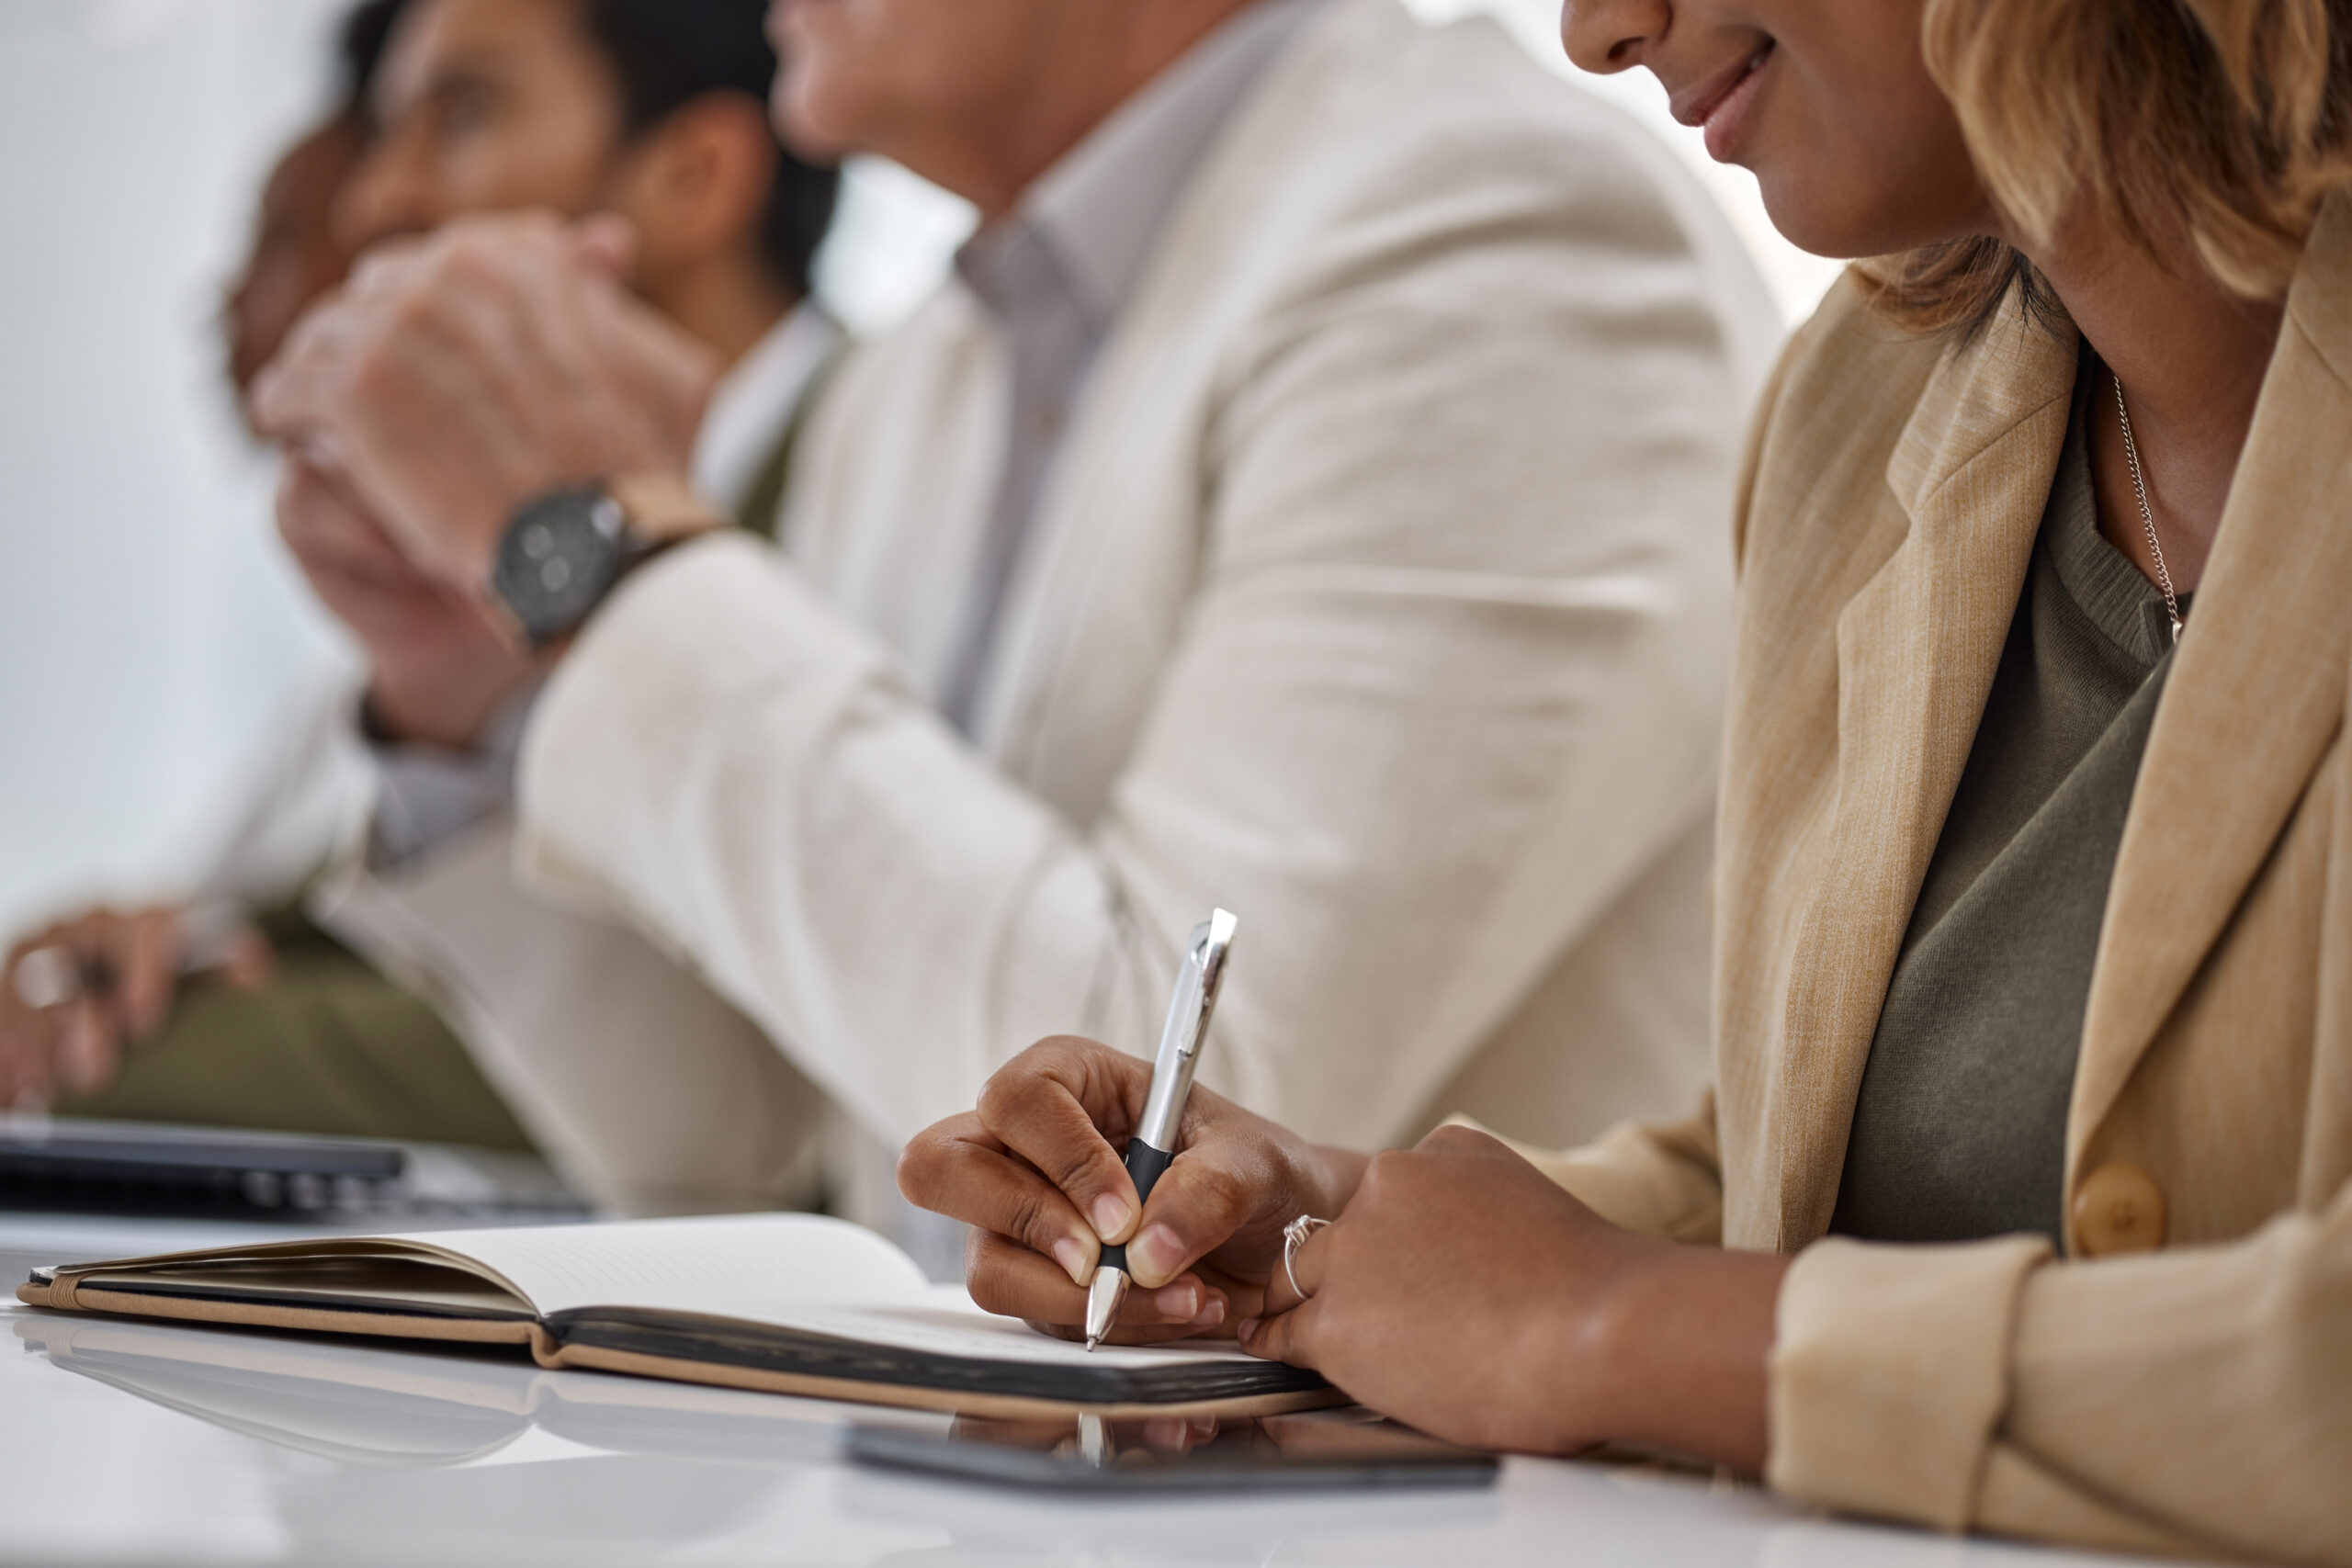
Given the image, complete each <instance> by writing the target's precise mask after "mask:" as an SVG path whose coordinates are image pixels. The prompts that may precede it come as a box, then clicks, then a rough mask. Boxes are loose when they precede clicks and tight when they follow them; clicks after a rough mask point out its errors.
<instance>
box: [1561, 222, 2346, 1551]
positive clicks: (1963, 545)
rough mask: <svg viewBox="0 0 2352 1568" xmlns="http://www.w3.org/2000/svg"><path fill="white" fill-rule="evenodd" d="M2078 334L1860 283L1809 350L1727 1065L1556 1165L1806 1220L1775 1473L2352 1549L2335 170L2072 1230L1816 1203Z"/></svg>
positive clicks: (1727, 936)
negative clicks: (1903, 306) (2041, 1235)
mask: <svg viewBox="0 0 2352 1568" xmlns="http://www.w3.org/2000/svg"><path fill="white" fill-rule="evenodd" d="M2074 375H2075V342H2074V340H2073V337H2072V334H2071V332H2067V331H2062V332H2060V333H2050V332H2047V331H2044V330H2040V329H2037V328H2034V327H2032V326H2030V325H2028V324H2027V323H2026V321H2024V320H2023V318H2022V316H2021V314H2020V313H2019V312H2018V310H2015V309H2014V308H2012V309H2011V310H2009V311H2008V312H2007V314H2005V315H2004V316H2003V317H2002V318H2001V319H2000V321H1998V322H1997V323H1996V325H1995V326H1994V327H1993V328H1992V329H1991V330H1989V331H1988V332H1986V333H1984V334H1983V335H1982V336H1980V337H1978V338H1977V339H1975V340H1974V341H1973V342H1971V343H1968V344H1965V345H1962V346H1960V347H1958V348H1947V347H1946V346H1945V345H1944V344H1941V343H1939V342H1936V341H1927V340H1921V339H1917V338H1910V337H1906V336H1905V335H1903V334H1901V333H1896V332H1895V331H1894V330H1893V329H1892V328H1890V327H1888V326H1886V325H1884V324H1883V323H1882V322H1879V321H1875V320H1874V319H1873V318H1872V317H1871V315H1870V314H1869V313H1868V312H1867V311H1866V310H1865V309H1864V308H1863V306H1862V304H1861V301H1860V291H1859V289H1858V288H1855V287H1854V286H1853V285H1852V284H1851V283H1850V282H1849V284H1847V285H1844V286H1841V288H1840V290H1839V291H1838V293H1837V294H1835V295H1833V296H1832V298H1831V299H1830V300H1829V302H1828V303H1827V304H1826V306H1825V307H1824V308H1823V310H1822V311H1821V313H1820V315H1819V316H1818V317H1817V318H1816V319H1815V321H1814V322H1813V323H1812V324H1811V325H1810V326H1808V327H1807V328H1805V329H1804V331H1803V333H1801V334H1800V336H1799V338H1798V339H1797V341H1796V342H1795V343H1794V344H1792V347H1791V348H1790V350H1789V352H1788V355H1786V357H1785V359H1784V361H1783V364H1782V367H1781V372H1780V376H1779V380H1778V383H1777V387H1776V389H1775V390H1774V392H1773V393H1772V394H1771V395H1770V397H1769V398H1768V400H1767V402H1766V405H1765V407H1764V409H1763V411H1762V413H1761V416H1760V419H1759V422H1758V428H1757V435H1756V447H1755V452H1754V457H1753V460H1752V468H1751V477H1750V479H1749V481H1748V483H1747V487H1746V492H1745V496H1744V505H1743V508H1742V513H1741V529H1742V535H1743V538H1742V551H1741V554H1742V576H1741V587H1740V601H1741V606H1740V611H1739V624H1738V630H1737V644H1736V655H1735V664H1734V671H1733V677H1732V692H1731V705H1730V721H1729V739H1728V752H1727V757H1726V761H1725V779H1726V784H1725V787H1724V799H1723V805H1722V811H1721V816H1720V818H1719V835H1720V840H1719V841H1720V850H1721V860H1720V867H1719V871H1718V874H1717V880H1716V897H1717V899H1718V901H1719V908H1720V910H1721V911H1722V919H1721V936H1720V940H1719V943H1718V950H1717V951H1718V956H1717V960H1716V987H1717V998H1716V1006H1717V1040H1716V1068H1715V1070H1716V1080H1717V1088H1716V1090H1715V1095H1714V1098H1713V1101H1712V1104H1711V1108H1710V1110H1709V1111H1708V1113H1706V1114H1704V1115H1702V1117H1700V1118H1699V1119H1698V1120H1696V1121H1694V1122H1689V1123H1685V1124H1682V1125H1679V1126H1672V1127H1655V1128H1648V1129H1642V1128H1627V1129H1623V1130H1622V1131H1620V1132H1618V1133H1615V1134H1611V1136H1610V1137H1609V1138H1608V1139H1605V1140H1604V1141H1603V1142H1602V1143H1601V1144H1600V1145H1596V1146H1594V1147H1592V1148H1589V1149H1586V1150H1583V1151H1580V1152H1578V1153H1577V1154H1574V1155H1570V1156H1565V1157H1562V1158H1555V1159H1554V1160H1552V1161H1550V1162H1548V1163H1549V1164H1550V1165H1551V1168H1553V1170H1554V1171H1555V1174H1556V1175H1557V1176H1558V1177H1559V1179H1562V1180H1563V1181H1564V1182H1565V1183H1566V1185H1568V1186H1569V1187H1571V1188H1572V1189H1574V1190H1577V1191H1578V1192H1579V1193H1582V1194H1584V1195H1586V1196H1587V1197H1588V1198H1589V1200H1590V1201H1593V1202H1594V1203H1595V1204H1596V1206H1598V1207H1600V1209H1601V1210H1602V1211H1603V1212H1604V1213H1609V1214H1611V1216H1612V1217H1615V1218H1617V1219H1619V1220H1620V1221H1622V1222H1623V1223H1627V1224H1634V1225H1637V1226H1639V1227H1642V1228H1645V1229H1648V1230H1651V1231H1654V1232H1657V1233H1660V1234H1666V1235H1679V1236H1683V1237H1687V1238H1690V1239H1697V1240H1705V1239H1713V1238H1714V1237H1716V1236H1718V1235H1719V1236H1720V1237H1721V1239H1722V1240H1723V1241H1724V1243H1725V1244H1727V1245H1730V1246H1733V1247H1758V1248H1778V1249H1782V1250H1796V1249H1799V1248H1803V1249H1804V1251H1803V1252H1802V1254H1801V1256H1800V1257H1799V1258H1798V1260H1797V1262H1796V1265H1795V1267H1794V1269H1792V1272H1791V1274H1790V1276H1789V1279H1788V1281H1787V1284H1786V1287H1785V1289H1784V1290H1783V1292H1782V1294H1781V1303H1780V1312H1779V1342H1778V1347H1777V1348H1776V1350H1775V1351H1774V1356H1773V1366H1772V1384H1771V1400H1772V1404H1771V1420H1772V1446H1771V1461H1770V1480H1771V1481H1772V1483H1773V1484H1775V1485H1776V1486H1778V1487H1780V1488H1781V1489H1782V1490H1784V1491H1786V1492H1788V1493H1790V1494H1791V1495H1794V1496H1797V1497H1800V1498H1803V1499H1806V1500H1808V1501H1814V1502H1819V1503H1823V1504H1827V1505H1830V1506H1838V1507H1842V1508H1852V1509H1857V1510H1860V1511H1864V1512H1869V1513H1876V1514H1883V1515H1888V1516H1892V1517H1898V1518H1905V1519H1914V1520H1917V1521H1920V1522H1923V1523H1928V1524H1933V1525H1937V1526H1940V1527H1944V1528H1947V1529H1961V1528H1970V1527H1973V1528H1982V1529H1991V1530H1999V1531H2007V1532H2015V1533H2019V1534H2026V1535H2038V1536H2050V1537H2055V1538H2058V1539H2062V1540H2075V1541H2084V1542H2092V1543H2098V1544H2105V1545H2113V1546H2125V1547H2150V1548H2171V1549H2176V1550H2180V1551H2220V1552H2230V1553H2252V1554H2257V1555H2262V1556H2270V1557H2278V1558H2284V1559H2293V1560H2301V1561H2312V1562H2352V1185H2347V1178H2352V798H2347V795H2346V790H2347V785H2348V783H2352V781H2347V766H2346V748H2345V742H2344V739H2343V728H2344V722H2345V711H2346V690H2347V686H2346V673H2347V662H2352V510H2347V509H2352V499H2347V498H2352V201H2347V200H2346V198H2345V197H2341V196H2339V197H2337V198H2336V199H2335V201H2334V202H2333V203H2332V204H2331V205H2330V206H2329V207H2328V208H2327V209H2326V210H2325V211H2324V215H2323V217H2322V220H2321V221H2320V224H2319V226H2318V229H2317V231H2315V233H2314V234H2313V236H2312V242H2311V244H2310V247H2309V250H2308V252H2307V254H2306V255H2305V258H2304V262H2303V265H2302V270H2301V274H2300V276H2298V277H2297V279H2296V281H2295V284H2294V287H2293V291H2292V293H2291V294H2290V297H2289V301H2288V310H2287V320H2286V326H2285V330H2284V332H2283V333H2282V335H2281V337H2280V339H2279V343H2278V349H2277V352H2276V355H2275V356H2274V358H2273V359H2272V362H2271V365H2270V368H2269V372H2268V377H2267V380H2266V381H2265V383H2264V385H2263V389H2262V394H2261V400H2260V403H2259V406H2258V407H2257V409H2256V415H2255V421H2254V426H2253V430H2252V433H2251V434H2250V436H2249V437H2248V440H2247V444H2246V447H2245V456H2244V457H2243V459H2242V460H2241V463H2240V467H2239V470H2238V474H2237V479H2236V482H2235V484H2234V486H2233V490H2232V491H2231V495H2230V500H2229V505H2228V510H2227V512H2226V513H2225V514H2224V517H2223V521H2222V530H2221V534H2220V536H2219V538H2218V541H2217V543H2216V546H2215V549H2214V553H2213V556H2212V558H2211V564H2210V566H2209V567H2208V570H2207V572H2206V575H2205V579H2204V581H2203V584H2202V586H2201V587H2200V588H2199V592H2198V594H2197V599H2196V605H2195V611H2194V614H2193V615H2192V617H2191V619H2190V621H2189V623H2188V631H2187V633H2186V635H2185V636H2184V637H2183V638H2182V641H2181V644H2180V649H2179V651H2178V654H2177V664H2176V666H2175V668H2174V670H2173V672H2172V675H2171V677H2170V680H2169V682H2167V684H2166V686H2165V693H2164V696H2163V701H2162V705H2161V706H2160V707H2159V708H2158V710H2157V715H2156V719H2155V728H2154V733H2153V734H2152V736H2151V737H2150V739H2149V742H2148V749H2147V752H2146V756H2145V760H2144V761H2143V763H2142V765H2141V772H2140V777H2139V783H2138V786H2137V788H2136V790H2135V792H2134V795H2133V798H2132V801H2131V814H2130V818H2129V820H2128V822H2127V824H2126V826H2125V829H2124V834H2123V840H2122V845H2121V850H2120V858H2119V860H2118V863H2117V865H2116V870H2115V879H2114V883H2113V886H2112V887H2111V889H2110V891H2109V899H2108V907H2107V917H2106V923H2105V927H2104V930H2103V931H2101V933H2100V941H2099V948H2098V964H2097V968H2096V972H2095V975H2094V977H2093V980H2092V984H2091V994H2090V1002H2089V1010H2088V1015H2087V1017H2086V1020H2085V1023H2084V1032H2083V1043H2082V1055H2081V1060H2080V1066H2079V1067H2078V1068H2077V1072H2076V1077H2075V1089H2074V1099H2073V1102H2072V1105H2071V1108H2070V1111H2069V1117H2068V1123H2067V1131H2066V1165H2065V1181H2066V1190H2067V1197H2068V1210H2069V1213H2068V1218H2067V1228H2066V1237H2065V1241H2066V1247H2065V1254H2066V1255H2065V1257H2064V1258H2052V1256H2050V1249H2049V1248H2048V1247H2047V1246H2046V1245H2045V1244H2044V1243H2043V1242H2041V1241H2039V1240H2034V1239H2023V1238H2007V1239H1997V1240H1992V1241H1987V1242H1984V1243H1980V1244H1974V1245H1968V1246H1956V1247H1887V1246H1863V1245H1858V1244H1854V1243H1850V1242H1845V1241H1823V1240H1822V1239H1820V1238H1821V1237H1822V1235H1823V1233H1824V1231H1825V1230H1826V1227H1827V1224H1828V1222H1829V1216H1830V1212H1831V1208H1832V1206H1833V1204H1834V1202H1835V1201H1836V1198H1837V1191H1838V1179H1839V1175H1840V1169H1841V1165H1842V1162H1843V1159H1844V1154H1845V1144H1846V1136H1847V1132H1848V1128H1849V1123H1850V1122H1851V1119H1852V1115H1853V1107H1854V1099H1855V1094H1856V1090H1857V1087H1858V1085H1859V1083H1860V1077H1861V1074H1862V1067H1863V1063H1864V1060H1865V1058H1866V1057H1867V1055H1868V1054H1869V1051H1870V1046H1871V1036H1872V1032H1873V1029H1874V1026H1875V1023H1876V1020H1877V1016H1878V1010H1879V1007H1880V1003H1881V999H1882V998H1883V994H1884V992H1885V988H1886V984H1887V979H1888V976H1889V975H1890V974H1891V973H1892V971H1893V968H1894V961H1895V957H1896V950H1897V947H1898V945H1899V944H1900V942H1901V941H1902V937H1903V932H1904V929H1905V924H1906V923H1907V921H1908V918H1909V914H1910V910H1911V906H1912V902H1913V900H1914V898H1915V897H1917V890H1918V886H1919V883H1920V880H1921V878H1922V876H1923V875H1924V874H1925V872H1926V869H1927V865H1928V857H1929V855H1930V853H1931V852H1932V851H1933V850H1934V848H1935V843H1936V839H1937V835H1938V833H1939V829H1940V828H1941V824H1942V820H1943V816H1944V812H1945V809H1946V807H1947V806H1948V805H1949V803H1950V801H1951V795H1952V793H1953V790H1954V789H1955V787H1956V786H1957V784H1958V782H1959V779H1960V774H1961V769H1962V764H1963V762H1964V761H1966V759H1967V756H1968V752H1969V750H1970V747H1971V745H1972V744H1973V739H1974V734H1975V729H1976V722H1977V716H1978V714H1979V713H1980V712H1981V711H1982V709H1983V706H1984V703H1985V696H1986V694H1987V692H1988V690H1989V689H1990V686H1991V683H1992V681H1993V673H1994V668H1995V666H1996V663H1997V662H1998V660H1999V658H2000V653H2001V647H2002V642H2003V639H2004V637H2005V636H2006V635H2007V628H2008V623H2009V619H2010V615H2011V611H2012V610H2013V609H2014V607H2015V605H2016V603H2017V599H2018V592H2019V591H2020V587H2021V585H2022V583H2023V581H2024V576H2025V572H2026V568H2027V559H2028V554H2029V551H2030V547H2031V545H2032V542H2033V537H2034V534H2035V530H2036V527H2037V525H2038V524H2039V522H2040V520H2041V514H2042V509H2043V503H2044V502H2045V501H2046V499H2047V496H2048V492H2049V487H2050V483H2051V478H2052V473H2053V471H2054V468H2055V465H2056V462H2057V458H2058V453H2059V447H2060V446H2061V444H2062V442H2063V440H2064V433H2065V425H2066V419H2067V411H2068V397H2069V392H2070V389H2071V388H2072V385H2073V380H2074Z"/></svg>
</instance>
